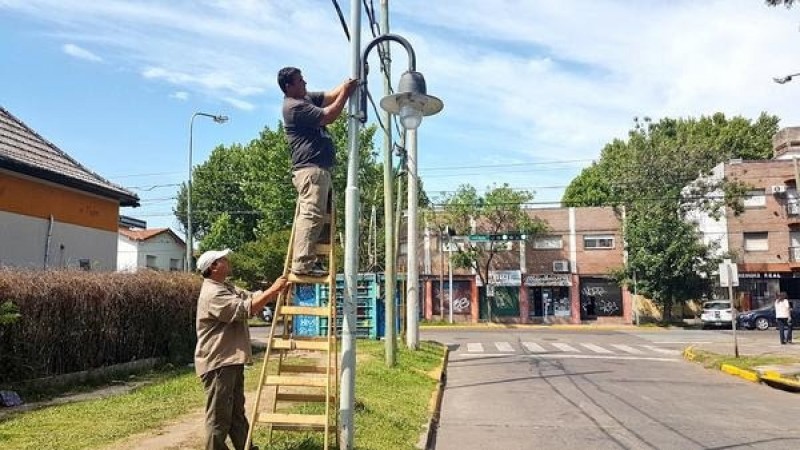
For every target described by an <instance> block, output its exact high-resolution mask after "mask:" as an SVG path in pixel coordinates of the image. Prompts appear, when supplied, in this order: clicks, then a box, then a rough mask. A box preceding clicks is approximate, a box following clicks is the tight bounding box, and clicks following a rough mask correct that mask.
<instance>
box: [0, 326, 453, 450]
mask: <svg viewBox="0 0 800 450" xmlns="http://www.w3.org/2000/svg"><path fill="white" fill-rule="evenodd" d="M357 351H358V365H357V369H356V373H357V375H356V376H357V379H356V387H355V395H356V414H355V430H356V434H355V442H356V448H358V449H360V450H390V449H391V450H401V449H408V450H411V449H414V448H415V444H416V443H417V440H418V439H419V436H420V433H421V432H422V430H423V427H424V425H425V424H426V423H427V420H428V416H429V412H428V405H429V402H430V399H431V394H432V393H433V392H434V390H435V388H436V382H437V381H436V379H434V377H433V373H434V372H435V370H436V369H437V368H438V367H439V365H440V364H441V358H442V354H443V353H442V348H441V347H440V346H439V345H438V344H433V343H422V345H421V348H420V350H419V351H416V352H412V351H409V350H406V349H405V348H404V347H403V346H402V345H399V346H398V349H397V353H396V356H397V362H398V364H397V365H396V366H395V367H394V368H391V369H390V368H387V367H386V365H385V363H384V356H383V351H384V343H383V342H379V341H358V344H357ZM272 367H274V366H272ZM260 369H261V364H260V361H258V362H257V363H256V364H255V365H254V367H253V368H251V369H250V370H247V371H246V372H245V374H246V381H245V383H246V385H247V389H248V390H253V389H255V388H256V385H257V383H258V380H257V378H258V376H259V375H260ZM203 403H204V395H203V390H202V385H201V383H200V381H199V380H198V378H197V377H196V376H195V374H194V372H192V371H191V370H190V369H181V370H174V371H171V372H166V373H160V374H156V375H154V379H153V380H152V383H151V384H149V385H146V386H143V387H141V388H138V389H136V390H134V391H132V392H130V393H127V394H122V395H118V396H115V397H111V398H106V399H99V400H91V401H84V402H78V403H72V404H67V405H59V406H52V407H47V408H42V409H39V410H35V411H30V412H25V413H19V414H15V415H12V416H8V417H6V418H5V419H0V449H14V450H22V449H34V448H35V449H64V450H69V449H92V448H103V447H108V446H110V445H111V444H112V443H113V442H115V441H118V440H121V439H124V438H126V437H128V436H131V435H133V434H137V433H142V432H146V431H147V430H151V429H152V430H155V429H157V428H158V427H160V426H163V425H164V424H166V423H168V422H170V421H172V420H175V419H177V418H179V417H180V416H181V415H183V414H186V413H188V412H190V411H192V410H195V409H197V408H201V407H202V406H203ZM247 407H248V416H249V415H250V411H249V408H250V403H249V402H248V405H247ZM262 407H263V403H262ZM257 430H258V432H257V433H256V438H255V442H256V444H259V445H260V447H261V448H262V450H265V449H267V448H269V449H278V450H310V449H321V448H322V436H321V434H320V433H309V434H301V433H279V432H276V433H275V434H274V436H273V445H272V446H266V444H265V443H266V434H265V432H264V428H263V427H259V428H257ZM198 438H201V437H198Z"/></svg>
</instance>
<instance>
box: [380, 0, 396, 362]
mask: <svg viewBox="0 0 800 450" xmlns="http://www.w3.org/2000/svg"><path fill="white" fill-rule="evenodd" d="M381 30H383V32H384V33H388V32H389V0H381ZM378 49H379V50H382V51H381V52H380V56H381V59H382V60H383V63H382V64H381V67H382V69H383V75H384V76H383V95H384V96H387V95H390V94H391V93H392V80H391V77H392V70H391V64H392V60H391V58H390V53H389V42H385V43H383V44H381V47H379V48H378ZM381 111H382V112H381V115H382V120H383V123H384V124H386V128H385V129H384V130H383V217H384V219H383V224H384V228H385V231H386V236H385V240H384V243H385V245H384V247H385V248H386V249H385V258H386V262H385V265H384V289H383V292H384V293H385V295H384V301H385V302H386V303H385V304H386V308H385V310H386V326H385V327H386V328H385V329H386V333H385V336H384V339H385V341H384V344H385V349H384V354H385V357H386V366H387V367H394V365H395V363H396V361H397V360H396V359H395V348H396V347H395V346H396V344H397V342H396V341H397V338H396V336H397V330H395V329H394V326H395V321H396V319H395V317H394V313H395V309H394V308H395V297H396V295H395V286H396V285H397V275H396V274H395V264H394V263H395V252H394V250H395V244H394V233H395V228H394V216H393V211H392V206H393V205H392V199H393V196H394V194H393V192H392V187H393V184H392V181H393V180H392V175H393V172H394V170H393V169H394V168H393V167H392V115H391V114H390V113H389V112H388V111H386V110H385V109H383V108H381Z"/></svg>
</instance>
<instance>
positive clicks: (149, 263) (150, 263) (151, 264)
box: [145, 255, 158, 269]
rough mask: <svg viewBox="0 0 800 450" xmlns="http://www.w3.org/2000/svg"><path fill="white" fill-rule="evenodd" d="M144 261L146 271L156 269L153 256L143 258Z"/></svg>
mask: <svg viewBox="0 0 800 450" xmlns="http://www.w3.org/2000/svg"><path fill="white" fill-rule="evenodd" d="M145 260H146V262H145V266H147V268H148V269H158V266H156V257H155V255H147V256H145Z"/></svg>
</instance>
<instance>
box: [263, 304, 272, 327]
mask: <svg viewBox="0 0 800 450" xmlns="http://www.w3.org/2000/svg"><path fill="white" fill-rule="evenodd" d="M274 315H275V311H274V310H273V306H272V305H267V306H265V307H264V309H263V310H262V311H261V318H262V319H264V322H267V323H272V318H273V316H274Z"/></svg>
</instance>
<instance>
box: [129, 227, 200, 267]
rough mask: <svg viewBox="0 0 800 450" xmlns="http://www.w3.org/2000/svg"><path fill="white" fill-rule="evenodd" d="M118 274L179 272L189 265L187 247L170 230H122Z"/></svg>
mask: <svg viewBox="0 0 800 450" xmlns="http://www.w3.org/2000/svg"><path fill="white" fill-rule="evenodd" d="M117 252H118V256H117V270H120V271H127V272H136V271H137V270H139V269H143V268H147V269H152V270H166V271H173V272H174V271H180V270H183V268H184V266H185V261H186V243H185V242H183V240H182V239H181V238H179V237H178V235H176V234H175V233H174V232H173V231H172V230H170V229H169V228H153V229H149V230H148V229H135V228H134V229H131V228H122V227H120V229H119V242H118V250H117Z"/></svg>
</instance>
